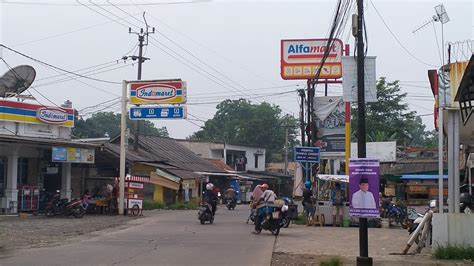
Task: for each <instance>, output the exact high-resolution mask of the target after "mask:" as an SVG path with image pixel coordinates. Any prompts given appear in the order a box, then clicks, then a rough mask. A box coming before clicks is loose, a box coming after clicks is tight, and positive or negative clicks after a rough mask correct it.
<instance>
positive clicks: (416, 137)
mask: <svg viewBox="0 0 474 266" xmlns="http://www.w3.org/2000/svg"><path fill="white" fill-rule="evenodd" d="M406 96H407V93H401V87H400V85H399V82H398V81H394V82H387V81H386V79H385V78H384V77H381V78H380V79H379V80H378V82H377V102H373V103H368V104H367V107H366V132H367V141H390V140H396V141H397V145H410V146H423V145H424V141H425V139H424V138H425V125H423V123H422V120H421V118H420V117H418V116H416V112H415V111H408V104H407V103H405V98H406ZM357 123H358V119H357V108H353V110H352V126H351V129H352V137H353V138H354V140H355V141H356V140H357V138H356V136H357Z"/></svg>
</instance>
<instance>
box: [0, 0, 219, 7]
mask: <svg viewBox="0 0 474 266" xmlns="http://www.w3.org/2000/svg"><path fill="white" fill-rule="evenodd" d="M206 2H212V1H211V0H197V1H181V2H161V3H156V2H150V3H139V4H136V5H140V6H159V5H182V4H199V3H206ZM2 3H3V4H10V5H32V6H77V4H75V3H64V2H28V1H7V0H4V1H2ZM99 5H100V6H110V4H99ZM116 5H119V6H132V4H126V3H117V4H116Z"/></svg>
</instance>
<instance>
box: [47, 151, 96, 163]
mask: <svg viewBox="0 0 474 266" xmlns="http://www.w3.org/2000/svg"><path fill="white" fill-rule="evenodd" d="M51 158H52V161H53V162H63V163H94V161H95V150H94V149H81V148H71V147H53V148H52V157H51Z"/></svg>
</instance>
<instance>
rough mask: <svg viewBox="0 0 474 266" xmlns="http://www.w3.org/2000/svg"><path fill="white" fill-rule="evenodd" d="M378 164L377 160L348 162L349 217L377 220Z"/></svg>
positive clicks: (365, 159) (357, 159)
mask: <svg viewBox="0 0 474 266" xmlns="http://www.w3.org/2000/svg"><path fill="white" fill-rule="evenodd" d="M379 172H380V163H379V160H377V159H367V158H354V159H350V160H349V203H350V207H349V215H350V216H355V217H366V218H378V217H380V211H379V186H380V175H379Z"/></svg>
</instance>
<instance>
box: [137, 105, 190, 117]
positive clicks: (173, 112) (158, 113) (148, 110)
mask: <svg viewBox="0 0 474 266" xmlns="http://www.w3.org/2000/svg"><path fill="white" fill-rule="evenodd" d="M186 115H187V112H186V106H176V107H174V106H170V107H131V108H130V112H129V118H130V119H132V120H137V119H183V118H186Z"/></svg>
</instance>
